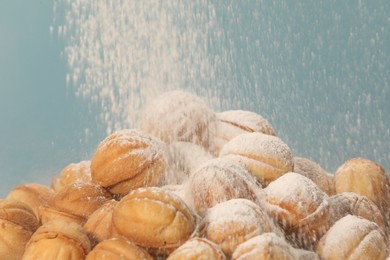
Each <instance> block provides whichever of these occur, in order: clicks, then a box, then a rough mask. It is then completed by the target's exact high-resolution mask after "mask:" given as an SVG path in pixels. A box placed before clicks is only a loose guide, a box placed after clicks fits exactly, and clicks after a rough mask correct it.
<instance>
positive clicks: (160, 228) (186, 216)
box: [112, 187, 197, 252]
mask: <svg viewBox="0 0 390 260" xmlns="http://www.w3.org/2000/svg"><path fill="white" fill-rule="evenodd" d="M112 220H113V231H114V235H116V236H122V237H125V238H127V239H128V240H130V241H132V242H134V243H135V244H137V245H140V246H142V247H147V248H152V249H156V250H159V251H161V252H162V251H165V252H169V251H173V250H175V249H176V248H177V247H179V246H180V245H181V244H183V243H184V242H185V241H187V240H188V239H189V238H190V237H191V236H193V234H194V232H195V231H196V225H197V222H196V217H195V215H194V213H193V212H192V210H191V209H190V208H189V207H188V206H187V205H186V204H185V203H184V201H183V200H182V199H180V198H179V197H178V196H177V195H175V194H173V193H171V192H168V191H166V190H163V189H161V188H157V187H145V188H138V189H136V190H133V191H132V192H130V193H129V194H128V195H126V196H125V197H123V198H122V199H121V200H120V201H119V203H118V204H117V205H116V206H115V208H114V211H113V215H112Z"/></svg>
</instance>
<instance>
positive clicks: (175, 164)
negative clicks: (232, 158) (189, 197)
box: [165, 142, 215, 185]
mask: <svg viewBox="0 0 390 260" xmlns="http://www.w3.org/2000/svg"><path fill="white" fill-rule="evenodd" d="M168 150H169V153H168V154H169V156H168V169H167V173H166V176H165V183H166V184H168V185H172V184H182V183H183V182H185V181H186V180H187V179H188V177H189V176H190V174H191V173H192V172H194V171H195V170H196V169H197V168H198V167H199V165H201V164H203V163H204V162H206V161H208V160H211V159H213V158H215V157H214V156H213V155H212V154H211V153H209V152H208V151H207V150H206V149H205V148H204V147H202V146H200V145H197V144H194V143H189V142H173V143H171V144H169V145H168Z"/></svg>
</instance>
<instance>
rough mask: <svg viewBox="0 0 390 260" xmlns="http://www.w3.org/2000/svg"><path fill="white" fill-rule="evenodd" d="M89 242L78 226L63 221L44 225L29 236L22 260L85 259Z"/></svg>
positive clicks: (89, 247) (88, 249)
mask: <svg viewBox="0 0 390 260" xmlns="http://www.w3.org/2000/svg"><path fill="white" fill-rule="evenodd" d="M90 250H91V245H90V241H89V239H88V237H87V235H86V234H85V233H84V232H83V229H82V227H81V226H80V225H78V224H77V223H74V222H68V221H64V220H53V221H50V222H47V223H44V224H43V225H42V226H41V227H39V228H38V229H37V231H36V232H35V233H34V234H33V235H32V236H31V239H30V240H29V242H28V243H27V245H26V250H25V252H24V254H23V258H22V259H23V260H30V259H31V260H35V259H40V260H52V259H67V260H81V259H85V257H86V256H87V254H88V253H89V251H90Z"/></svg>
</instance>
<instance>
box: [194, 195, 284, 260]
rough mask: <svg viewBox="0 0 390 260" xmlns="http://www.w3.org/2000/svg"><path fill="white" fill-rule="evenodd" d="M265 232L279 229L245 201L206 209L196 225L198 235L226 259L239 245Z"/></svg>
mask: <svg viewBox="0 0 390 260" xmlns="http://www.w3.org/2000/svg"><path fill="white" fill-rule="evenodd" d="M266 232H280V230H278V228H277V227H276V226H275V225H274V223H273V221H272V219H271V218H269V217H268V215H267V213H266V212H265V211H264V210H263V209H262V208H261V207H260V206H258V205H257V204H255V203H254V202H253V201H250V200H247V199H231V200H228V201H224V202H221V203H219V204H217V205H215V206H214V207H212V208H209V209H208V210H207V211H206V214H205V216H204V218H203V219H202V220H201V223H200V226H199V233H200V235H201V236H203V237H205V238H207V239H208V240H211V241H213V242H214V243H216V244H217V245H219V246H220V247H221V249H222V251H223V252H224V254H225V255H226V257H228V258H229V257H230V256H231V255H232V253H233V251H234V250H235V249H236V247H237V246H238V245H239V244H241V243H243V242H245V241H247V240H248V239H250V238H252V237H255V236H257V235H261V234H263V233H266Z"/></svg>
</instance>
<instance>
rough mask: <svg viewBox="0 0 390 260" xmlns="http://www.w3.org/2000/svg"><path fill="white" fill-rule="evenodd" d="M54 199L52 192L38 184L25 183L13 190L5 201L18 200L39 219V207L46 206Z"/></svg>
mask: <svg viewBox="0 0 390 260" xmlns="http://www.w3.org/2000/svg"><path fill="white" fill-rule="evenodd" d="M53 197H54V190H53V189H51V188H50V187H48V186H46V185H42V184H39V183H26V184H23V185H18V186H16V187H15V188H13V189H12V190H11V191H10V192H9V193H8V195H7V197H6V198H7V199H12V200H18V201H21V202H23V203H25V204H27V205H28V206H29V207H30V208H31V209H32V211H33V212H34V214H35V216H36V217H37V218H38V219H39V207H40V206H48V205H49V204H50V203H51V201H52V199H53Z"/></svg>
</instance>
